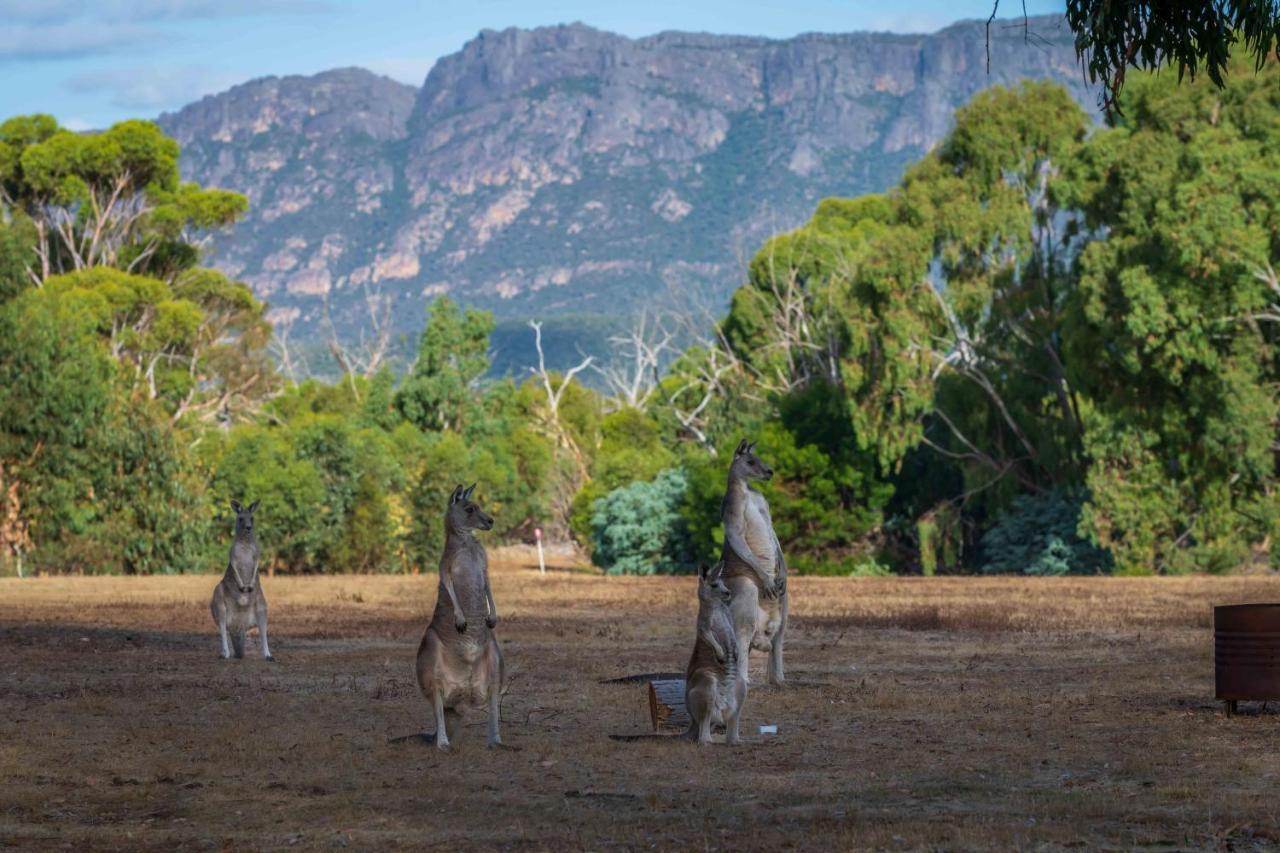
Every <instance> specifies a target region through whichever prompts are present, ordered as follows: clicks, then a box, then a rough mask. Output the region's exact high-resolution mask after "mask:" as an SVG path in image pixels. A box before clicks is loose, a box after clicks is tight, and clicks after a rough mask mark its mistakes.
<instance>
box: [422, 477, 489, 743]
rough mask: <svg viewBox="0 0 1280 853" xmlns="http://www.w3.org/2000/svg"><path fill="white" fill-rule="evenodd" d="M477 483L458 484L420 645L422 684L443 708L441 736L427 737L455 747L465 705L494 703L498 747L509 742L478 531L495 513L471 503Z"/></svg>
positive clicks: (439, 709)
mask: <svg viewBox="0 0 1280 853" xmlns="http://www.w3.org/2000/svg"><path fill="white" fill-rule="evenodd" d="M475 488H476V487H475V484H474V483H473V484H472V485H471V487H470V488H467V489H464V488H462V486H458V487H457V488H456V489H454V490H453V494H452V495H450V496H449V508H448V510H446V512H445V517H444V529H445V540H444V554H443V556H441V557H440V586H439V590H438V591H437V593H436V609H435V613H433V614H432V616H431V624H429V625H428V626H427V631H426V633H425V634H424V635H423V637H422V643H421V644H420V645H419V646H418V661H417V672H418V686H419V687H421V688H422V695H423V696H425V697H426V699H427V701H428V702H430V703H431V705H432V708H433V709H434V710H435V718H436V731H435V735H434V736H424V737H423V739H424V740H427V741H429V742H432V743H434V744H435V745H436V747H438V748H439V749H442V750H448V749H449V748H450V742H449V741H450V739H451V738H452V737H454V734H455V732H454V724H455V722H456V720H457V718H458V715H459V714H458V709H459V708H461V707H465V706H467V705H472V706H477V705H482V704H487V705H488V708H489V737H488V746H489V748H490V749H493V748H497V747H502V746H503V743H502V737H501V736H500V735H499V733H498V726H499V723H500V721H501V711H502V694H503V693H504V692H505V689H506V672H505V669H504V667H503V661H502V651H501V650H500V649H499V648H498V641H497V639H496V638H495V637H494V634H493V628H494V627H495V626H496V625H497V624H498V609H497V607H496V606H495V605H494V603H493V591H492V590H491V589H490V588H489V559H488V557H487V556H486V555H485V551H484V546H483V545H481V544H480V541H479V540H478V539H476V537H475V535H474V534H473V533H472V532H471V531H472V530H476V529H479V530H490V529H492V528H493V518H492V517H491V516H489V515H486V514H485V513H484V511H483V510H481V509H480V507H479V505H477V504H476V503H475V502H473V501H472V500H471V495H472V493H473V492H474V491H475Z"/></svg>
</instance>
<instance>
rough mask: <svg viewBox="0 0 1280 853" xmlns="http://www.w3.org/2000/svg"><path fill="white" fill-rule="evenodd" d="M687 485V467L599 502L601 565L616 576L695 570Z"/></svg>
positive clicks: (596, 531) (595, 526)
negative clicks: (685, 512) (685, 511)
mask: <svg viewBox="0 0 1280 853" xmlns="http://www.w3.org/2000/svg"><path fill="white" fill-rule="evenodd" d="M686 488H687V481H686V479H685V473H684V471H683V470H681V469H680V468H671V469H668V470H666V471H663V472H662V473H660V474H658V476H657V477H655V478H654V479H653V480H651V481H649V482H639V483H632V484H631V485H629V486H623V487H622V488H620V489H614V490H613V491H612V492H609V494H607V495H605V496H604V497H603V498H600V499H599V500H597V501H596V502H595V504H594V505H593V507H592V515H591V539H592V543H593V545H594V546H595V551H594V554H593V560H594V561H595V563H596V565H598V566H600V567H601V568H603V569H604V570H605V571H606V572H608V573H609V574H611V575H652V574H668V573H673V572H683V571H690V570H692V568H693V562H694V558H693V553H692V549H691V547H690V541H689V531H688V528H687V527H686V526H685V523H684V519H683V518H682V517H681V514H680V507H681V505H682V504H683V503H684V499H685V490H686Z"/></svg>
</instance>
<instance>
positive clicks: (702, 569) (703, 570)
mask: <svg viewBox="0 0 1280 853" xmlns="http://www.w3.org/2000/svg"><path fill="white" fill-rule="evenodd" d="M698 577H700V578H702V579H704V580H705V579H706V577H707V564H706V561H705V560H703V561H699V562H698Z"/></svg>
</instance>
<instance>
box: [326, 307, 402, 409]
mask: <svg viewBox="0 0 1280 853" xmlns="http://www.w3.org/2000/svg"><path fill="white" fill-rule="evenodd" d="M364 304H365V310H366V311H367V312H368V320H369V325H368V327H364V326H362V327H361V329H360V333H359V338H358V340H357V341H356V342H355V343H353V344H344V343H343V342H342V340H341V339H340V338H339V337H338V330H337V328H336V327H335V326H334V325H333V317H332V315H331V314H330V313H329V294H328V293H325V296H324V321H325V325H326V326H327V327H328V337H327V340H326V344H327V345H328V348H329V353H330V354H331V355H332V356H333V360H334V361H335V362H337V364H338V369H339V370H341V371H342V374H343V375H344V376H345V377H346V378H347V382H348V383H349V385H350V387H351V393H352V394H353V395H354V396H355V398H356V400H357V401H358V400H359V399H360V389H359V387H358V386H357V385H356V377H357V376H360V377H362V378H364V379H369V378H370V377H372V376H373V375H374V374H375V373H377V372H378V369H379V368H380V367H381V366H382V364H383V362H384V361H385V360H386V357H387V350H388V348H389V347H390V343H391V329H392V323H391V298H390V297H389V296H386V295H385V294H383V292H382V289H381V288H377V289H375V290H370V288H369V285H368V284H367V283H366V284H365V285H364Z"/></svg>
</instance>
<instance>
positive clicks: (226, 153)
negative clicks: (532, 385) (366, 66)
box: [159, 17, 1095, 363]
mask: <svg viewBox="0 0 1280 853" xmlns="http://www.w3.org/2000/svg"><path fill="white" fill-rule="evenodd" d="M987 50H988V45H987V40H986V35H985V26H984V24H983V23H981V22H964V23H959V24H956V25H953V26H951V27H948V28H946V29H944V30H941V31H940V32H937V33H934V34H931V35H895V34H889V33H852V34H839V35H823V34H811V35H802V36H797V37H795V38H791V39H784V40H774V39H765V38H748V37H738V36H719V35H707V34H698V33H678V32H669V33H661V34H658V35H655V36H650V37H647V38H640V39H631V38H626V37H623V36H619V35H615V34H612V33H607V32H601V31H599V30H595V29H592V28H590V27H587V26H584V25H582V24H572V25H567V26H558V27H548V28H540V29H535V30H520V29H508V30H503V31H501V32H495V31H491V30H486V31H484V32H481V33H480V34H479V35H478V36H477V37H476V38H474V39H473V40H471V41H470V42H468V43H467V44H466V45H465V46H464V47H463V48H462V50H460V51H459V52H458V53H455V54H453V55H450V56H447V57H444V58H442V59H440V60H439V61H438V62H437V63H436V64H435V66H434V67H433V68H432V69H431V72H430V73H429V74H428V75H427V79H426V81H425V83H424V84H423V86H422V87H421V88H420V89H414V88H413V87H411V86H406V85H403V84H401V83H397V82H395V81H392V80H390V79H387V78H384V77H379V76H376V75H374V74H372V73H370V72H367V71H362V70H359V69H343V70H337V71H330V72H325V73H323V74H318V75H315V76H313V77H285V78H267V79H263V80H255V81H252V82H249V83H246V84H244V85H241V86H236V87H235V88H233V89H230V90H229V91H227V92H224V93H222V94H219V95H213V96H209V97H206V98H204V99H203V100H201V101H199V102H198V103H195V104H192V105H190V106H188V107H186V108H184V109H182V110H180V111H179V112H177V113H173V114H166V115H164V116H162V117H161V118H160V120H159V121H160V124H161V125H162V126H163V127H164V129H165V130H166V131H167V132H168V133H170V134H171V135H173V136H174V137H175V138H176V139H177V140H178V141H179V142H180V143H181V145H182V149H183V154H182V161H181V167H182V171H183V174H184V176H185V177H187V178H189V179H194V180H197V181H199V182H201V183H203V184H206V185H210V186H219V187H224V188H228V189H235V190H238V191H241V192H244V193H246V194H247V195H248V196H249V198H250V201H251V212H250V214H249V216H248V217H247V219H246V220H245V221H244V222H243V223H241V224H239V225H238V226H237V227H236V228H235V229H234V231H233V232H231V233H230V234H227V235H223V236H222V237H220V238H219V240H218V241H217V242H216V243H215V245H214V258H215V262H216V263H217V265H218V266H219V267H221V268H223V269H224V270H226V271H227V272H229V273H231V274H233V275H235V276H237V277H239V278H241V279H243V280H245V281H247V282H249V283H250V284H251V285H252V286H253V288H254V289H255V291H256V292H257V293H258V294H259V295H260V296H262V297H264V298H266V299H268V300H269V301H270V303H271V305H272V307H273V317H274V318H275V319H276V320H277V321H278V322H280V323H290V322H291V323H293V331H292V335H293V339H294V340H299V339H300V338H308V337H310V338H311V339H312V340H315V339H316V338H317V337H318V336H319V334H320V332H321V331H322V330H325V329H327V328H329V323H332V324H333V326H334V327H335V328H336V329H337V331H338V333H339V335H340V336H342V337H345V338H347V339H349V340H351V339H355V338H356V337H357V336H358V335H359V333H360V332H361V331H362V330H367V328H368V327H369V325H370V322H371V321H370V316H371V313H376V312H371V310H370V308H369V306H370V305H371V304H380V303H379V300H386V301H387V302H388V303H389V305H390V315H389V316H390V317H391V318H392V322H393V323H394V324H395V327H396V329H397V330H398V331H402V332H410V333H411V332H414V331H416V330H417V329H418V328H420V327H421V325H422V322H423V310H424V306H425V304H426V302H427V301H428V300H429V298H430V297H432V296H434V295H437V294H443V293H447V294H449V295H450V296H452V297H454V298H456V299H458V300H460V301H463V302H466V303H468V304H474V305H478V306H481V307H484V308H489V309H492V310H493V311H494V312H495V313H496V314H497V315H498V317H499V319H500V320H504V321H506V322H505V323H504V325H503V326H502V327H500V331H501V332H502V333H503V334H500V335H499V336H498V343H499V346H500V348H502V349H504V350H505V355H504V358H505V361H506V362H507V363H513V362H518V361H521V360H523V359H524V358H525V357H526V354H525V353H523V352H521V351H519V350H518V349H516V348H515V345H514V344H513V341H519V342H520V346H525V345H526V342H525V341H524V340H523V339H524V338H525V337H528V331H527V330H524V331H523V333H522V334H517V330H519V329H520V326H521V324H522V322H523V320H524V319H525V318H529V317H546V318H549V319H551V320H555V321H558V323H557V325H556V326H555V328H557V329H558V330H559V331H560V333H561V339H560V340H558V341H557V342H556V343H557V345H558V351H559V352H560V353H561V354H562V356H563V357H566V358H567V357H569V355H570V354H571V353H573V351H574V350H575V349H577V348H584V349H592V348H598V347H599V346H600V345H601V343H602V338H603V336H604V335H605V334H606V333H607V331H608V330H609V329H610V328H613V327H615V326H616V324H617V323H619V322H623V319H621V318H625V317H626V316H627V315H628V314H631V313H633V312H636V311H638V310H639V309H641V308H643V307H646V306H657V307H677V308H680V309H683V310H696V311H698V312H699V313H701V312H704V311H705V312H710V314H711V315H712V316H714V315H717V314H719V313H720V312H721V311H722V310H723V307H724V306H725V304H726V303H727V299H728V296H729V294H730V293H731V292H732V290H733V288H734V287H735V286H737V284H738V283H739V281H740V278H741V274H742V269H743V265H744V263H745V260H746V259H747V258H749V256H750V254H751V252H752V251H753V250H754V249H755V247H757V246H758V245H759V244H760V242H761V241H762V240H763V239H764V238H766V237H767V236H768V235H770V234H771V233H775V232H777V231H781V230H786V229H790V228H793V227H795V226H797V225H799V224H800V223H802V222H804V221H805V220H806V219H807V218H808V216H809V215H810V213H811V212H812V210H813V208H814V206H815V205H816V203H817V202H818V201H819V200H820V199H822V198H824V197H827V196H832V195H845V196H848V195H856V194H860V193H865V192H872V191H878V190H883V189H885V188H886V187H888V186H889V185H891V184H892V183H893V182H894V181H896V180H897V179H898V177H899V176H900V175H901V173H902V170H903V168H904V167H905V165H906V164H908V163H909V162H911V161H912V160H914V159H917V158H919V157H920V156H921V155H922V154H923V153H924V152H926V151H927V150H928V149H929V147H930V146H931V145H933V144H934V143H936V142H937V141H938V140H939V139H940V138H941V137H942V136H943V134H945V133H946V131H947V130H948V128H949V127H950V123H951V117H952V113H953V112H954V110H955V109H956V108H957V107H958V106H960V105H962V104H963V103H964V102H965V101H967V100H968V99H969V98H970V97H971V96H972V95H973V94H974V93H975V92H977V91H978V90H980V89H982V88H985V87H987V86H989V85H993V84H997V83H1004V84H1008V83H1013V82H1016V81H1018V80H1021V79H1023V78H1049V79H1054V80H1057V81H1059V82H1061V83H1063V84H1064V85H1065V86H1067V88H1068V89H1070V90H1071V92H1072V94H1073V95H1074V96H1075V97H1076V99H1077V100H1078V101H1079V102H1080V103H1081V104H1083V105H1084V106H1086V107H1087V108H1089V109H1094V108H1095V99H1094V95H1093V94H1092V93H1091V92H1090V91H1089V90H1088V89H1087V88H1086V86H1085V85H1084V83H1083V81H1082V75H1081V73H1080V70H1079V66H1078V65H1077V62H1076V57H1075V49H1074V46H1073V41H1072V36H1071V33H1070V32H1069V30H1067V28H1066V26H1065V24H1064V23H1063V21H1062V19H1061V18H1058V17H1040V18H1032V19H1030V21H1029V27H1028V30H1027V31H1026V32H1024V28H1023V24H1022V21H1021V19H1019V20H1018V21H1017V22H1016V25H1015V24H1013V23H1012V22H999V23H998V24H996V25H993V26H992V28H991V43H990V73H989V74H988V72H987ZM551 328H552V323H549V324H548V329H549V330H550V329H551ZM565 336H567V337H565Z"/></svg>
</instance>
